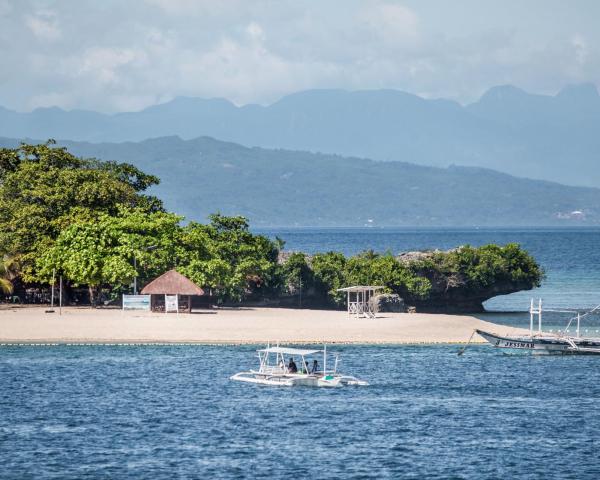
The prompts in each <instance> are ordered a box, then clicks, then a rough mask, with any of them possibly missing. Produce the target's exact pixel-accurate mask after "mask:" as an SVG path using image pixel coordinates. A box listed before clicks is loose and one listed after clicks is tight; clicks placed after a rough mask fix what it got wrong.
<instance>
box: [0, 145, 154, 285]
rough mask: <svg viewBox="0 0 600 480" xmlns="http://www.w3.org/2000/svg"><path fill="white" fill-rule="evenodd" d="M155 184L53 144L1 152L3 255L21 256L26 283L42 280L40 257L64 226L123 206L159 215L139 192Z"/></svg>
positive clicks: (143, 176) (128, 168) (112, 212)
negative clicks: (37, 267)
mask: <svg viewBox="0 0 600 480" xmlns="http://www.w3.org/2000/svg"><path fill="white" fill-rule="evenodd" d="M155 184H158V178H156V177H154V176H152V175H147V174H145V173H143V172H141V171H140V170H138V169H137V168H135V167H133V166H132V165H128V164H118V163H115V162H100V161H97V160H84V159H80V158H77V157H75V156H74V155H72V154H71V153H69V152H67V150H66V149H64V148H56V147H53V146H52V142H48V143H46V144H44V145H25V144H23V145H21V146H20V147H19V148H16V149H0V252H2V253H4V254H11V255H14V256H16V257H17V258H18V260H19V262H20V264H21V266H22V275H23V277H24V279H25V280H27V281H35V280H42V278H40V277H39V276H38V274H37V272H36V269H35V262H36V259H38V258H39V257H40V256H41V255H43V254H44V253H45V252H46V250H47V249H48V248H50V247H51V246H52V245H53V244H54V241H55V240H56V239H57V237H58V236H59V234H60V233H61V232H62V231H63V230H64V229H65V228H68V227H69V226H70V225H72V224H73V223H75V222H81V221H89V222H93V221H95V219H96V218H97V217H98V215H100V214H108V215H115V214H117V213H118V211H119V208H120V207H121V206H128V207H132V208H140V209H142V210H143V211H145V212H149V213H150V212H154V211H161V210H162V204H161V202H160V201H159V200H158V199H157V198H155V197H152V196H148V195H144V194H142V193H141V192H142V191H144V190H145V189H146V188H148V187H149V186H151V185H155Z"/></svg>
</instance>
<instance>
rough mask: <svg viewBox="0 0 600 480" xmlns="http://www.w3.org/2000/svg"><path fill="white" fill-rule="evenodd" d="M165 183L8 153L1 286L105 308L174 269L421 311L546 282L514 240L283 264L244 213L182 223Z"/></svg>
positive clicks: (268, 290)
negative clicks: (17, 282) (382, 299)
mask: <svg viewBox="0 0 600 480" xmlns="http://www.w3.org/2000/svg"><path fill="white" fill-rule="evenodd" d="M157 183H158V179H157V178H156V177H154V176H152V175H147V174H145V173H143V172H141V171H140V170H138V169H137V168H136V167H134V166H132V165H129V164H120V163H115V162H101V161H98V160H94V159H81V158H78V157H75V156H74V155H72V154H70V153H69V152H68V151H66V150H65V149H63V148H56V147H54V146H52V143H51V142H49V143H47V144H44V145H35V146H32V145H22V146H21V147H19V148H16V149H0V254H1V255H2V258H4V259H5V265H4V266H3V267H2V269H0V289H2V290H4V291H5V292H9V291H10V290H11V288H12V283H11V281H10V280H12V279H14V278H15V277H16V276H19V277H20V279H21V280H23V281H25V282H30V283H31V282H39V283H43V284H46V285H47V284H48V283H49V282H50V281H52V279H53V278H55V277H56V276H57V275H59V274H60V275H62V276H63V277H64V278H65V280H66V281H67V285H68V286H69V285H70V286H78V285H79V286H86V287H88V289H89V294H90V300H91V301H92V303H95V301H96V299H97V296H98V292H99V290H100V289H102V288H108V289H110V290H111V291H112V292H113V293H115V292H116V293H119V292H123V291H130V288H131V283H132V281H133V279H134V277H137V278H138V279H139V284H140V285H142V284H144V283H146V282H147V281H149V280H151V279H153V278H155V277H156V276H158V275H160V274H161V273H163V272H165V271H167V270H169V269H171V268H176V269H177V270H178V271H180V272H181V273H183V274H184V275H186V276H188V277H189V278H190V279H191V280H192V281H194V282H195V283H197V284H198V285H201V286H202V287H205V288H207V289H209V290H210V291H211V292H212V293H213V295H214V296H215V297H217V298H218V299H219V300H220V301H230V302H239V301H244V300H246V301H247V300H260V301H262V300H265V299H271V300H272V299H286V298H288V299H290V298H291V299H294V298H295V297H299V298H300V299H301V301H300V302H299V303H294V304H296V305H298V304H302V305H304V306H309V305H315V306H331V307H334V306H335V307H339V306H342V305H343V303H344V301H345V298H344V296H343V295H341V294H340V292H338V291H337V290H338V289H339V288H342V287H344V286H348V285H360V284H370V285H381V286H384V287H385V290H386V291H387V292H390V293H397V294H399V295H400V296H401V297H403V298H404V299H405V300H407V301H408V302H410V303H411V304H419V305H424V304H427V303H428V302H429V303H432V304H436V303H437V304H440V305H444V304H445V303H444V302H446V304H447V303H448V298H450V300H451V301H452V298H451V295H452V294H453V293H454V292H458V293H459V294H466V295H470V296H471V297H472V298H475V299H476V300H477V301H481V300H482V299H485V298H486V296H488V298H489V296H493V294H498V292H497V290H494V289H495V288H496V287H498V285H501V286H503V287H502V288H504V290H506V289H508V290H509V291H510V289H511V288H518V289H523V288H532V287H533V286H536V285H538V284H539V282H540V280H541V278H542V276H543V272H542V271H541V269H540V268H539V266H538V265H537V264H536V263H535V261H534V260H533V259H532V258H531V257H530V256H529V255H528V254H527V252H525V251H523V250H522V249H521V248H520V247H519V246H518V245H514V244H509V245H506V246H504V247H500V246H497V245H487V246H484V247H478V248H475V247H470V246H465V247H461V248H459V249H456V250H453V251H450V252H432V253H430V254H426V255H422V256H419V257H418V258H416V259H412V260H411V261H406V259H402V258H399V257H394V256H393V255H391V254H389V253H387V254H377V253H375V252H372V251H368V252H364V253H361V254H359V255H356V256H353V257H349V258H348V257H345V256H344V255H342V254H340V253H336V252H328V253H323V254H317V255H314V256H312V257H308V256H307V255H305V254H303V253H293V254H289V255H287V258H286V259H285V261H283V262H281V261H279V255H280V251H281V249H282V246H283V244H282V242H281V241H279V240H275V241H273V240H270V239H268V238H266V237H264V236H261V235H255V234H253V233H252V232H251V231H250V229H249V225H248V222H247V220H246V219H245V218H243V217H239V216H234V217H228V216H223V215H220V214H214V215H211V216H210V221H209V223H208V224H200V223H197V222H190V223H189V224H187V225H184V224H183V223H182V221H183V217H181V216H178V215H176V214H174V213H169V212H166V211H165V210H164V209H163V207H162V204H161V202H160V200H158V199H157V198H155V197H153V196H150V195H147V194H146V193H144V192H145V191H146V190H147V189H148V188H149V187H151V186H152V185H156V184H157ZM9 259H10V262H9V263H6V262H8V260H9ZM9 267H10V268H9ZM494 292H496V293H494ZM449 295H450V297H449ZM456 298H458V297H456ZM457 301H458V300H457Z"/></svg>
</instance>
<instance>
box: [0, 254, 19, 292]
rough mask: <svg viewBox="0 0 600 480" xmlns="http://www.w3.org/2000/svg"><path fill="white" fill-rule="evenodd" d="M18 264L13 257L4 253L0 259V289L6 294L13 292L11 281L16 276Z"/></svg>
mask: <svg viewBox="0 0 600 480" xmlns="http://www.w3.org/2000/svg"><path fill="white" fill-rule="evenodd" d="M17 271H18V265H17V260H16V258H15V257H12V256H10V255H4V256H3V257H2V261H0V291H1V292H3V293H6V294H9V293H12V292H13V283H12V281H13V280H14V279H15V277H16V276H17Z"/></svg>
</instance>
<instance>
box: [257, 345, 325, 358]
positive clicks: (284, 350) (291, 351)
mask: <svg viewBox="0 0 600 480" xmlns="http://www.w3.org/2000/svg"><path fill="white" fill-rule="evenodd" d="M257 351H258V352H260V353H281V354H283V355H298V356H301V357H303V356H305V355H314V354H316V353H321V352H323V350H308V349H303V348H291V347H267V348H261V349H260V350H257Z"/></svg>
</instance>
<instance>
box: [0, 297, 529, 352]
mask: <svg viewBox="0 0 600 480" xmlns="http://www.w3.org/2000/svg"><path fill="white" fill-rule="evenodd" d="M47 309H48V307H45V306H38V307H29V306H27V307H23V306H3V308H1V309H0V345H5V346H8V345H23V346H25V345H48V346H49V345H222V346H224V345H264V344H267V343H270V344H274V343H281V344H287V345H319V344H324V343H326V344H337V345H382V346H384V345H390V346H393V345H442V344H454V345H461V344H466V343H467V342H468V341H469V338H470V337H471V334H472V332H473V330H474V329H475V328H482V329H485V330H488V331H491V332H495V333H500V334H505V333H507V334H510V333H523V332H524V330H523V329H517V328H513V327H508V326H504V325H498V324H494V323H490V322H486V321H483V320H479V319H477V318H475V317H472V316H467V315H448V314H426V313H382V314H380V316H378V317H377V318H374V319H367V318H359V319H357V318H354V317H348V315H347V313H346V312H345V311H335V310H309V309H284V308H250V307H243V308H239V309H230V308H226V309H214V310H201V311H194V312H193V313H191V314H184V313H181V314H174V313H170V314H164V313H153V312H143V311H125V312H123V311H122V310H120V309H111V308H108V309H102V308H101V309H92V308H89V307H88V308H86V307H63V313H62V315H60V314H59V313H58V308H55V312H54V313H46V312H45V310H47ZM471 343H474V344H481V343H485V340H483V339H482V338H481V337H479V336H478V335H475V336H473V338H472V340H471Z"/></svg>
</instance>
